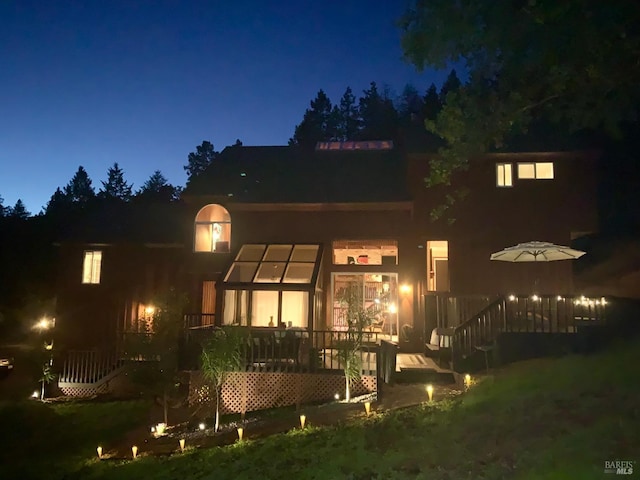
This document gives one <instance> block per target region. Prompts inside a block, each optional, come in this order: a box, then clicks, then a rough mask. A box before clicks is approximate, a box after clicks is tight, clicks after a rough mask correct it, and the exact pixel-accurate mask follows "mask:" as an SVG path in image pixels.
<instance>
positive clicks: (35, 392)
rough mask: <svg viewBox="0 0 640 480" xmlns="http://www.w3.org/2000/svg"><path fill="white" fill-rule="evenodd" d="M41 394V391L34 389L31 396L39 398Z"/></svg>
mask: <svg viewBox="0 0 640 480" xmlns="http://www.w3.org/2000/svg"><path fill="white" fill-rule="evenodd" d="M39 396H40V392H38V391H37V390H34V391H33V393H32V394H31V398H38V397H39Z"/></svg>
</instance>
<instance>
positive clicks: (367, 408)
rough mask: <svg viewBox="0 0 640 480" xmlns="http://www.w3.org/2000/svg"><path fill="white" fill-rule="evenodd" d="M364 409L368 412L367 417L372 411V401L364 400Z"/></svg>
mask: <svg viewBox="0 0 640 480" xmlns="http://www.w3.org/2000/svg"><path fill="white" fill-rule="evenodd" d="M364 411H365V412H367V417H368V416H369V414H370V413H371V402H364Z"/></svg>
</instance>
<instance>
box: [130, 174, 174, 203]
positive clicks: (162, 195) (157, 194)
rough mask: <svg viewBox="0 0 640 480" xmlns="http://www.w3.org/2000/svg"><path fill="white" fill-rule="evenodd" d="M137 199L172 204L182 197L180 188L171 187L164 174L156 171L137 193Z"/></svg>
mask: <svg viewBox="0 0 640 480" xmlns="http://www.w3.org/2000/svg"><path fill="white" fill-rule="evenodd" d="M136 197H137V198H138V199H141V200H154V201H166V202H171V201H175V200H177V199H178V198H179V197H180V188H178V187H174V186H173V185H171V184H170V183H169V181H168V180H167V178H166V177H165V176H164V175H163V174H162V172H161V171H160V170H156V171H155V172H153V174H152V175H151V176H150V177H149V179H148V180H147V181H146V182H144V184H143V185H142V187H141V188H140V190H138V191H137V192H136Z"/></svg>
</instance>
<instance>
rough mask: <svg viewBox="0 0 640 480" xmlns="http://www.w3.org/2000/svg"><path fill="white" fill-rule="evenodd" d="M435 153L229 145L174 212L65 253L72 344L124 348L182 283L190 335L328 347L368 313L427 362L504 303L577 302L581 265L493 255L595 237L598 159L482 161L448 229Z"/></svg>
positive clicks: (502, 157) (466, 181) (516, 156)
mask: <svg viewBox="0 0 640 480" xmlns="http://www.w3.org/2000/svg"><path fill="white" fill-rule="evenodd" d="M431 155H432V154H428V153H423V152H410V151H406V150H404V149H402V148H399V147H397V146H395V145H394V144H393V143H392V142H382V141H379V142H325V143H320V144H318V146H317V148H316V149H315V151H307V150H303V149H299V148H297V147H285V146H273V147H244V146H233V147H228V148H227V149H225V150H224V151H223V152H222V153H221V155H220V156H219V158H217V159H216V161H215V162H214V163H213V164H212V165H211V166H210V167H209V168H208V170H206V171H205V172H204V173H203V174H202V175H201V176H199V177H198V178H195V179H194V180H193V181H192V182H191V183H190V184H189V185H188V186H187V188H186V190H185V192H184V195H183V202H182V203H181V204H177V205H173V206H171V212H170V213H167V214H166V215H165V214H163V213H161V212H159V211H156V212H154V213H153V215H152V214H148V215H147V214H144V215H143V217H144V218H134V219H130V220H129V221H128V226H127V227H123V229H122V232H124V234H122V235H121V236H120V237H118V238H115V237H114V238H108V236H101V235H102V234H101V233H100V232H98V233H96V234H95V235H94V234H92V233H91V232H89V231H87V230H84V231H83V233H82V237H83V238H82V241H66V242H61V244H60V258H61V262H60V265H61V270H60V281H59V285H60V288H59V295H58V313H57V325H59V328H58V329H59V332H58V335H59V342H60V344H61V345H65V346H66V348H68V349H70V350H73V349H83V350H87V349H91V348H102V349H105V348H106V347H108V346H109V345H116V344H117V342H118V338H119V336H118V335H119V334H120V333H122V332H127V331H131V330H136V328H137V325H138V324H139V322H140V321H141V319H144V316H145V311H147V309H149V308H152V307H153V305H152V304H151V299H152V298H153V294H154V292H155V291H157V290H158V289H159V288H161V287H163V286H169V285H172V286H174V287H176V288H180V289H182V290H184V291H186V292H187V293H188V296H189V298H190V310H191V313H190V314H188V315H187V317H186V319H185V322H186V323H185V325H186V327H188V328H189V329H191V330H198V329H200V330H202V329H203V328H206V327H209V326H222V325H236V326H242V327H246V328H250V329H252V330H253V331H256V332H257V331H267V332H270V331H271V329H275V330H277V329H279V328H282V329H284V330H285V331H299V332H306V333H300V334H298V336H300V337H301V338H306V339H307V340H304V341H301V342H302V343H304V342H305V341H306V342H307V343H308V344H310V345H311V347H314V348H319V347H318V343H319V342H325V341H326V339H327V338H333V337H332V336H334V333H331V332H344V331H345V330H346V329H347V328H348V325H347V318H346V310H347V308H348V306H349V305H352V304H353V301H355V302H356V303H357V304H358V305H357V306H358V307H359V308H360V309H361V310H363V311H365V312H367V315H368V318H369V319H370V322H369V324H368V325H367V328H368V333H369V335H370V338H371V339H372V340H373V341H372V343H376V342H377V343H379V342H380V341H382V340H384V341H388V342H393V343H395V344H398V345H399V347H400V349H401V351H406V352H423V351H424V348H425V343H428V342H429V339H430V335H431V332H432V330H433V328H435V327H438V326H445V325H444V324H443V321H446V322H447V325H446V326H449V327H455V326H457V325H460V324H461V323H462V322H463V321H464V320H466V319H468V317H470V316H471V315H475V314H476V313H478V311H480V310H481V309H482V308H484V307H486V306H487V305H489V304H490V303H491V301H492V299H494V298H496V297H497V296H498V295H503V294H509V293H519V294H526V295H530V294H533V293H535V294H538V295H542V294H553V295H554V296H555V295H558V294H562V295H571V294H573V293H574V289H573V280H572V264H571V262H553V263H548V264H531V265H525V264H505V263H503V262H492V261H490V259H489V258H490V254H491V253H492V252H495V251H497V250H500V249H502V248H504V247H507V246H510V245H514V244H517V243H521V242H525V241H529V240H545V241H551V242H555V243H558V244H569V243H570V242H571V241H572V239H573V238H575V237H576V236H579V235H581V234H583V233H584V232H592V231H595V230H596V229H597V214H596V200H595V195H594V194H593V192H595V189H596V177H595V172H596V169H595V162H596V161H597V155H595V154H594V153H593V152H584V151H580V152H524V153H494V154H487V155H484V156H482V157H481V158H478V159H475V160H474V161H473V162H472V163H471V166H470V168H469V169H468V170H466V171H464V172H461V173H459V174H457V175H456V177H455V181H456V184H459V185H460V186H463V187H466V189H467V193H466V196H465V197H464V198H463V199H460V200H459V201H458V202H456V203H455V204H453V205H452V206H451V207H450V208H449V209H448V210H447V211H446V212H445V213H446V215H445V217H444V218H441V219H440V220H438V221H435V222H434V221H432V217H431V213H432V211H433V210H434V208H435V207H436V206H437V205H439V204H440V202H442V198H443V195H444V194H446V193H447V192H449V191H452V190H451V188H449V189H448V190H446V189H445V188H444V187H436V188H433V189H427V188H425V182H424V178H425V176H426V175H427V173H428V171H429V160H430V158H431ZM452 188H453V187H452ZM92 235H93V236H92ZM354 288H355V289H356V290H357V291H358V295H357V296H356V297H355V300H354V298H351V301H350V302H347V301H345V299H346V296H347V295H349V294H350V292H351V291H353V289H354ZM443 312H444V313H443ZM446 316H449V317H450V318H448V319H446V320H445V317H446ZM454 317H455V319H454ZM327 332H329V333H327ZM321 339H322V340H321ZM321 349H322V350H326V349H327V348H324V346H323V347H322V348H321ZM254 353H255V352H254ZM263 353H264V352H263ZM256 355H262V353H260V352H258V353H256ZM298 360H299V358H298ZM324 361H325V362H326V358H325V360H324Z"/></svg>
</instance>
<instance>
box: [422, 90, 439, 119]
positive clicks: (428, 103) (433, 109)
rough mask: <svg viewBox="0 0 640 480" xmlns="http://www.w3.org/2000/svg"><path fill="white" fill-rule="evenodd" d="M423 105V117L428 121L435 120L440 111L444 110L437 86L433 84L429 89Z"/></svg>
mask: <svg viewBox="0 0 640 480" xmlns="http://www.w3.org/2000/svg"><path fill="white" fill-rule="evenodd" d="M422 105H423V106H422V116H423V117H424V118H425V119H426V120H435V119H436V117H437V116H438V113H440V110H442V103H440V96H439V95H438V89H437V88H436V86H435V84H433V83H432V84H431V86H430V87H429V88H428V89H427V93H426V94H425V95H424V99H423V102H422Z"/></svg>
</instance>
